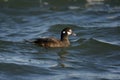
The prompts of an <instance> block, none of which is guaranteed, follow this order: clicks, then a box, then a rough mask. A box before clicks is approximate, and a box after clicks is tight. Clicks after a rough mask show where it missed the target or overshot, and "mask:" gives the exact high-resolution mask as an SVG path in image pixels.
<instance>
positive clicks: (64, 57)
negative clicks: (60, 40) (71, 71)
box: [57, 49, 68, 68]
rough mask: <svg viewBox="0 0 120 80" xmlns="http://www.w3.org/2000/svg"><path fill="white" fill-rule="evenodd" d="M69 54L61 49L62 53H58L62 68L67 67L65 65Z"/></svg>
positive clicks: (59, 63) (59, 64)
mask: <svg viewBox="0 0 120 80" xmlns="http://www.w3.org/2000/svg"><path fill="white" fill-rule="evenodd" d="M67 54H68V52H67V51H66V50H65V49H61V50H60V52H58V56H59V58H58V65H57V66H60V67H63V68H64V67H66V66H67V65H65V64H64V63H65V62H66V56H67Z"/></svg>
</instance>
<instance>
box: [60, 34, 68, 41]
mask: <svg viewBox="0 0 120 80" xmlns="http://www.w3.org/2000/svg"><path fill="white" fill-rule="evenodd" d="M61 41H63V42H64V41H65V42H66V41H67V42H69V40H68V35H61Z"/></svg>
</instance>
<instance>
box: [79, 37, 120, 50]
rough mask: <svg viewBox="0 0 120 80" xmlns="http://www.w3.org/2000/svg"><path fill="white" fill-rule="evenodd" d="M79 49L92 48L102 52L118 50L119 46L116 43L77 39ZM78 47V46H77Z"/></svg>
mask: <svg viewBox="0 0 120 80" xmlns="http://www.w3.org/2000/svg"><path fill="white" fill-rule="evenodd" d="M77 42H79V44H80V45H79V47H80V48H90V49H91V48H92V49H98V50H99V49H101V50H102V49H103V50H105V49H106V50H108V49H109V50H114V49H115V50H116V49H117V50H120V44H119V43H117V42H108V41H105V40H101V39H97V38H90V39H79V40H78V41H77ZM77 47H78V46H77Z"/></svg>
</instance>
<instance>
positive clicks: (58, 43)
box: [33, 27, 76, 48]
mask: <svg viewBox="0 0 120 80" xmlns="http://www.w3.org/2000/svg"><path fill="white" fill-rule="evenodd" d="M69 35H76V34H74V33H73V31H72V29H71V28H69V27H67V28H65V29H63V30H62V31H61V39H60V40H58V39H56V38H53V37H51V38H39V39H36V40H35V41H33V43H35V44H37V45H40V46H42V47H54V48H55V47H56V48H57V47H68V46H69V45H70V41H69V39H68V36H69Z"/></svg>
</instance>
